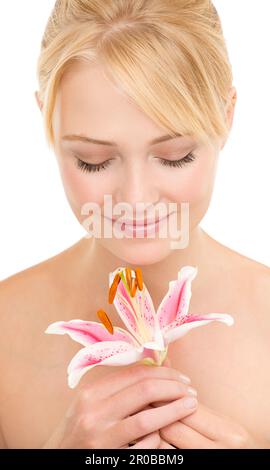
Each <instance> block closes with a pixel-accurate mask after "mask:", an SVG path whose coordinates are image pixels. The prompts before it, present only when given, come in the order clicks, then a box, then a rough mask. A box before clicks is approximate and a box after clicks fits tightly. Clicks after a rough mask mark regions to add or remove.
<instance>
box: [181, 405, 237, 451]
mask: <svg viewBox="0 0 270 470" xmlns="http://www.w3.org/2000/svg"><path fill="white" fill-rule="evenodd" d="M182 423H183V424H186V425H187V426H188V427H189V428H191V429H193V430H194V431H197V432H198V433H199V434H202V435H203V436H205V437H207V438H208V439H212V440H213V441H218V440H219V441H221V442H222V441H223V440H224V437H225V436H226V435H228V433H230V429H231V424H230V420H229V419H228V418H227V417H226V416H225V415H222V414H219V413H217V412H215V411H214V410H212V409H210V408H208V407H206V406H204V405H202V404H199V405H198V407H197V409H196V413H193V414H192V415H190V416H186V417H185V418H183V420H182Z"/></svg>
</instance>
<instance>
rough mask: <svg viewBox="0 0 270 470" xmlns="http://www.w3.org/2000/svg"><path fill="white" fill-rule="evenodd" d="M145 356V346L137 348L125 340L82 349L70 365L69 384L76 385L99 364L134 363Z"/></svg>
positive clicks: (97, 344)
mask: <svg viewBox="0 0 270 470" xmlns="http://www.w3.org/2000/svg"><path fill="white" fill-rule="evenodd" d="M142 357H143V348H142V347H141V348H140V349H137V348H135V347H134V346H133V345H131V344H130V343H126V342H125V341H104V342H99V343H95V344H93V345H90V346H87V347H85V348H82V349H80V350H79V351H78V352H77V354H75V356H74V357H73V358H72V360H71V361H70V363H69V365H68V369H67V371H68V384H69V387H70V388H74V387H76V385H77V384H78V383H79V381H80V379H81V377H82V376H83V375H84V374H85V373H86V372H87V371H88V370H90V369H92V368H93V367H95V366H98V365H110V366H121V365H128V364H132V363H134V362H136V361H138V360H140V359H141V358H142Z"/></svg>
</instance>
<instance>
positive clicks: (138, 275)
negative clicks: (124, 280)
mask: <svg viewBox="0 0 270 470" xmlns="http://www.w3.org/2000/svg"><path fill="white" fill-rule="evenodd" d="M135 273H136V281H137V285H138V287H139V290H143V277H142V270H141V268H136V269H135Z"/></svg>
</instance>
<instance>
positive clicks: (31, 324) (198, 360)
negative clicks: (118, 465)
mask: <svg viewBox="0 0 270 470" xmlns="http://www.w3.org/2000/svg"><path fill="white" fill-rule="evenodd" d="M102 72H103V71H102V70H101V68H100V67H99V66H97V67H92V66H90V65H89V64H83V65H82V64H76V66H75V65H74V66H73V68H71V69H69V70H68V72H66V74H64V77H63V79H62V81H61V84H59V94H58V96H57V100H56V106H55V111H54V119H53V127H54V135H55V153H56V156H57V161H58V164H59V169H60V173H61V177H62V181H63V184H64V189H65V192H66V195H67V198H68V201H69V203H70V206H71V208H72V210H73V212H74V214H75V216H76V218H77V219H78V221H79V222H82V215H81V207H82V205H83V204H84V203H85V202H88V201H91V202H92V201H94V202H95V203H97V204H99V206H100V207H101V208H102V209H103V196H104V194H110V195H111V196H112V199H113V204H115V203H118V202H126V203H129V205H130V206H132V207H134V206H135V204H136V203H137V202H138V201H139V202H148V203H149V202H150V203H152V204H153V205H155V206H156V205H157V204H158V203H159V202H163V203H165V204H166V205H167V204H168V203H170V202H177V203H181V202H182V201H188V202H189V205H190V241H189V244H188V246H187V247H186V248H185V249H183V250H176V251H175V252H174V251H173V250H171V248H170V244H169V242H170V240H169V239H163V240H135V241H133V240H125V239H123V240H119V239H115V238H111V239H105V238H104V239H103V238H101V239H100V240H96V239H87V238H83V239H82V240H80V241H79V242H78V243H76V244H75V245H73V246H71V247H70V248H68V249H66V250H65V251H63V252H62V253H60V254H58V255H57V256H55V257H53V258H51V259H49V260H47V261H45V262H42V263H40V264H38V265H36V266H33V267H31V268H29V269H26V270H24V271H22V272H20V273H17V274H14V275H13V276H11V277H9V278H8V279H5V280H4V281H2V283H1V285H0V314H1V329H0V357H1V362H0V423H1V427H2V434H3V437H2V441H3V443H2V444H0V447H1V445H2V446H5V445H6V446H7V447H9V448H15V447H19V448H28V447H34V448H35V447H36V448H40V447H50V446H52V447H53V446H55V447H59V446H62V447H65V446H72V445H74V446H75V447H76V446H77V447H80V445H82V444H86V445H88V444H89V442H86V441H85V432H84V431H85V427H84V426H83V427H82V428H80V429H79V430H78V429H77V428H76V425H75V427H72V426H71V427H69V428H68V429H69V430H70V429H72V430H73V431H74V432H72V435H73V437H74V441H72V442H71V441H68V439H65V436H68V435H69V433H68V431H67V429H65V430H64V429H63V426H62V424H61V423H63V420H64V421H65V418H64V417H65V416H66V413H69V411H68V410H69V409H70V407H71V406H73V405H72V403H73V402H74V399H76V398H77V397H78V395H79V394H80V391H81V390H82V388H81V387H83V386H86V385H87V384H89V385H90V386H91V385H92V386H93V387H96V386H97V387H98V386H100V383H99V385H96V384H97V381H98V380H101V379H104V380H105V379H106V376H107V374H112V373H115V372H117V371H118V372H119V374H121V373H123V372H124V371H123V369H126V368H120V367H108V366H107V367H106V366H98V367H95V368H94V369H93V370H91V371H89V373H87V374H86V375H85V376H84V377H83V378H82V380H81V383H80V384H79V386H78V388H76V389H74V390H71V389H69V388H68V385H67V365H68V363H69V362H70V360H71V358H72V357H73V356H74V354H75V353H76V352H77V351H78V350H79V349H80V347H81V345H79V344H78V343H76V342H74V341H72V340H71V339H70V338H69V337H67V336H66V335H65V336H61V337H59V336H56V335H45V334H44V331H45V330H46V328H47V326H48V325H49V324H50V323H52V322H54V321H58V320H66V321H68V320H71V319H75V318H80V319H82V320H95V321H97V320H98V319H97V316H96V312H97V310H98V309H100V308H102V309H105V310H106V312H107V313H108V314H109V316H110V318H111V320H112V323H113V324H114V325H115V326H123V325H122V323H121V321H120V319H119V317H118V315H117V312H116V311H115V309H114V306H113V305H109V304H108V303H107V294H108V273H109V272H111V271H113V270H115V269H116V268H117V267H120V266H130V267H132V268H134V267H136V266H140V267H141V269H142V273H143V278H144V282H145V284H146V286H147V288H148V289H149V292H150V294H151V296H152V299H153V303H154V306H155V307H156V308H157V307H158V305H159V304H160V302H161V300H162V298H163V297H164V295H165V294H166V292H167V290H168V283H169V281H170V280H172V279H176V278H177V273H178V271H179V270H180V268H181V267H182V266H185V265H191V266H198V276H197V278H196V279H195V280H194V281H193V283H192V298H191V303H190V309H189V310H190V312H192V313H211V312H213V313H214V312H220V313H222V312H224V313H230V314H232V315H233V317H234V319H235V324H234V325H233V326H232V327H230V328H229V327H227V326H226V325H224V324H220V323H217V322H213V323H211V324H209V325H206V326H204V327H201V328H198V329H195V330H192V331H191V332H190V333H189V334H188V335H187V336H185V337H183V338H180V339H179V340H178V341H176V342H175V343H172V344H171V345H170V347H169V358H170V360H171V367H170V368H169V370H171V371H172V370H173V369H175V370H178V371H180V372H181V373H184V374H186V375H188V376H190V378H191V381H192V382H191V384H192V385H193V387H194V388H195V389H197V392H198V401H199V403H198V407H197V409H196V411H193V412H192V414H191V415H190V416H188V417H187V418H184V419H186V420H187V419H188V418H190V420H191V419H192V417H193V419H195V417H196V420H197V421H199V422H200V423H201V424H204V425H205V423H206V422H207V419H208V418H209V416H210V415H209V412H208V414H207V408H209V409H210V410H212V417H213V416H214V414H215V413H222V414H223V415H224V416H225V417H228V418H230V419H231V420H232V421H233V422H236V423H239V424H240V425H241V426H243V427H244V429H245V430H246V432H247V433H249V434H250V435H252V438H250V439H248V442H245V446H247V445H248V446H262V445H268V446H270V427H269V420H267V419H266V416H269V414H270V402H269V398H268V397H269V393H270V374H269V360H268V358H269V353H270V346H269V327H270V319H269V318H270V317H269V311H270V299H269V292H270V270H269V268H268V267H266V266H264V265H263V264H260V263H257V262H255V261H252V260H251V259H248V258H246V257H244V256H241V255H240V254H238V253H236V252H234V251H232V250H230V249H229V248H226V247H225V246H223V245H221V244H220V243H218V242H216V241H215V240H213V239H212V238H211V237H209V236H208V235H207V234H206V233H205V232H204V231H203V230H201V229H200V226H199V223H200V221H201V220H202V218H203V216H204V214H205V213H206V211H207V209H208V206H209V203H210V200H211V195H212V189H213V185H214V181H215V173H216V168H217V161H218V157H219V152H220V150H221V149H222V148H223V146H224V145H225V141H218V140H217V141H214V142H213V145H211V146H210V145H209V146H206V145H201V144H200V143H198V142H197V141H195V140H194V139H193V138H190V136H187V135H185V136H180V137H179V136H178V137H176V138H173V139H172V140H168V139H167V138H166V140H164V134H165V131H164V129H162V128H160V127H159V126H157V125H156V123H154V122H153V121H152V120H151V119H150V118H149V117H148V116H146V115H145V114H144V113H142V111H141V110H140V109H138V107H137V106H134V104H133V103H132V102H130V100H127V99H126V96H125V95H124V94H123V93H122V92H121V91H120V90H119V89H118V88H117V87H115V86H112V83H111V82H110V81H108V80H107V79H106V78H105V77H104V75H103V73H102ZM119 91H120V92H119ZM235 102H236V93H235V89H233V88H232V90H231V91H230V94H229V97H228V106H227V108H226V115H227V118H228V123H229V125H230V126H231V124H232V120H233V112H234V105H235ZM39 106H40V109H41V110H42V103H39ZM82 133H83V134H86V135H87V136H90V137H91V139H92V140H93V138H94V140H95V141H96V140H99V141H100V140H102V141H104V140H106V141H110V142H116V144H117V145H116V146H113V147H112V146H110V145H108V144H104V142H103V144H102V145H100V143H99V144H97V143H96V142H95V143H93V142H91V143H90V142H88V143H85V142H81V141H77V140H76V141H74V140H72V139H71V140H65V139H64V136H67V135H69V136H70V135H74V134H76V135H78V134H80V135H81V134H82ZM165 135H166V134H165ZM160 138H161V139H163V141H162V142H160V143H155V144H152V143H151V142H153V140H156V139H159V140H160ZM88 140H89V139H88ZM191 151H193V153H194V154H195V156H196V158H195V160H193V161H192V163H190V162H189V163H188V164H185V166H183V167H177V168H176V167H169V166H168V162H169V160H170V161H171V162H172V161H176V159H179V158H181V160H182V159H183V158H185V156H186V155H187V154H188V153H189V152H191ZM79 160H81V161H84V162H85V164H86V163H87V164H88V165H98V164H102V163H103V162H105V161H106V162H107V161H110V165H109V166H107V167H106V169H103V170H102V171H99V172H90V171H88V172H83V171H82V169H81V168H79V167H78V165H77V163H78V161H79ZM163 160H166V163H167V165H166V166H164V164H162V161H163ZM114 215H115V214H114ZM138 218H140V217H138ZM130 367H133V366H130ZM127 369H129V367H127ZM161 369H162V368H161ZM131 377H132V376H131ZM122 380H123V377H122V379H116V383H118V382H119V383H120V382H121V381H122ZM121 383H122V382H121ZM110 390H111V385H110V381H109V379H108V381H106V380H105V382H104V383H103V393H105V394H107V395H106V397H107V400H106V407H105V408H102V407H101V406H100V404H99V403H96V402H95V403H94V405H93V403H92V402H91V400H90V399H89V405H88V406H89V410H90V411H91V410H92V409H93V408H94V409H95V410H96V409H97V410H100V412H102V410H104V409H105V410H107V413H105V414H106V416H105V418H104V419H105V420H107V422H108V420H109V421H110V419H111V416H112V415H111V413H114V411H115V405H112V404H113V403H114V402H113V401H112V400H111V399H110V395H109V394H110ZM137 392H138V390H137ZM165 392H166V393H168V395H167V399H168V401H171V400H173V398H172V396H173V393H175V392H173V391H172V390H171V389H170V387H166V390H164V393H165ZM125 393H126V396H125V400H118V402H119V403H120V404H121V403H122V404H123V406H124V404H125V406H126V405H128V406H133V402H132V401H131V400H130V399H129V394H128V393H127V390H126V392H125ZM152 393H153V390H152ZM162 393H163V392H162ZM166 393H165V395H166ZM138 394H140V392H138V393H136V395H138ZM150 395H151V394H150ZM150 395H148V399H149V400H150V401H149V400H148V402H147V400H146V402H145V403H144V405H146V408H147V406H148V405H149V403H150V404H151V403H154V401H153V400H154V399H156V400H157V402H164V401H166V400H165V395H164V394H161V395H160V396H154V395H153V397H152V396H151V397H150ZM151 398H152V401H151ZM78 403H80V401H79V400H78ZM141 405H142V403H141ZM86 406H87V405H86V401H85V400H84V402H83V411H82V407H81V406H79V407H78V409H77V408H76V407H75V410H77V411H76V413H75V415H76V414H77V417H78V416H79V417H80V413H84V410H85V407H86ZM107 406H108V408H107ZM172 406H173V405H172ZM91 407H92V408H91ZM129 411H132V410H129ZM133 411H135V410H133ZM147 411H148V410H147ZM149 411H152V410H149ZM154 411H155V412H156V413H157V414H155V420H156V421H155V423H156V425H158V426H157V427H158V430H159V432H160V433H164V432H165V431H164V426H165V427H166V424H165V418H166V417H164V409H163V410H162V407H161V406H160V407H157V409H156V410H154ZM95 412H96V411H95ZM119 413H120V414H121V406H120V409H119ZM204 413H206V414H204ZM162 415H163V420H164V421H163V422H162V419H161V418H162ZM158 416H159V417H158ZM117 418H119V416H118V417H117ZM175 418H176V419H177V418H178V419H179V418H181V416H179V415H178V416H175ZM197 418H198V419H197ZM158 420H159V421H158ZM92 421H93V418H92ZM99 421H100V420H98V422H99ZM101 421H102V423H104V421H103V419H102V420H101ZM150 421H151V420H150ZM150 421H149V422H150ZM185 423H186V424H187V425H188V423H189V424H190V421H189V422H188V421H185ZM73 424H74V423H73ZM167 424H168V423H167ZM109 425H110V426H111V423H109ZM139 428H140V425H139ZM232 429H234V428H233V427H230V429H229V431H228V432H229V434H230V433H231V432H232ZM118 431H119V428H118ZM137 431H138V430H137ZM141 431H142V428H141ZM223 431H224V429H223ZM149 432H150V429H149ZM224 433H225V434H226V431H224V432H223V434H224ZM110 434H112V433H110ZM144 434H147V433H143V432H142V435H144ZM165 434H166V433H165ZM162 435H163V437H164V438H165V440H166V436H168V434H166V436H165V435H164V434H162ZM60 436H62V437H61V438H60ZM117 436H118V442H116V441H115V442H114V447H117V448H118V446H120V447H123V444H126V443H125V442H124V440H125V433H124V434H123V427H122V433H121V429H120V432H117ZM90 437H91V436H90ZM90 437H89V439H90ZM107 437H109V436H108V435H107ZM128 437H129V436H128ZM128 437H127V438H128ZM152 437H153V438H154V439H155V442H153V441H152V442H150V443H149V442H148V445H149V447H150V448H151V447H155V446H158V445H159V440H158V435H157V433H156V434H155V436H152ZM199 437H200V436H199ZM227 437H228V436H227ZM229 437H230V436H229ZM225 438H226V436H225ZM59 439H60V440H61V439H62V441H61V443H60V441H59ZM167 439H168V442H170V437H167ZM171 439H172V440H174V439H173V438H171ZM200 439H201V438H200ZM98 440H99V442H97V439H96V438H95V440H94V441H93V440H92V441H91V439H90V444H91V442H92V445H93V442H94V445H96V446H98V447H99V446H101V447H104V445H106V444H108V440H107V441H106V432H105V429H103V431H102V428H101V429H99V438H98ZM191 441H192V436H191V437H190V438H186V439H185V442H181V443H180V444H179V445H178V442H176V443H175V444H176V447H179V448H185V447H187V448H188V447H189V446H190V445H191V444H192V442H191ZM225 441H226V439H225ZM201 442H202V441H201ZM204 442H205V441H204ZM234 442H235V441H234ZM238 442H240V441H239V440H238ZM221 444H222V446H223V447H226V445H227V443H226V442H221ZM165 445H166V444H165ZM195 445H196V442H195ZM208 445H209V446H210V445H213V442H212V441H209V440H208V441H206V444H205V446H206V447H207V446H208ZM234 445H235V444H234ZM230 446H231V442H230V443H228V447H230ZM90 447H91V445H90Z"/></svg>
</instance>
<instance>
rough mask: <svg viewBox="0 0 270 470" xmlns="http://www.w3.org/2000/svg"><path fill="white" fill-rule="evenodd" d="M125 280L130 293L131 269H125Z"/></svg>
mask: <svg viewBox="0 0 270 470" xmlns="http://www.w3.org/2000/svg"><path fill="white" fill-rule="evenodd" d="M126 280H127V285H128V288H129V290H130V291H131V269H130V268H126Z"/></svg>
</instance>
